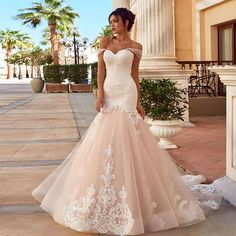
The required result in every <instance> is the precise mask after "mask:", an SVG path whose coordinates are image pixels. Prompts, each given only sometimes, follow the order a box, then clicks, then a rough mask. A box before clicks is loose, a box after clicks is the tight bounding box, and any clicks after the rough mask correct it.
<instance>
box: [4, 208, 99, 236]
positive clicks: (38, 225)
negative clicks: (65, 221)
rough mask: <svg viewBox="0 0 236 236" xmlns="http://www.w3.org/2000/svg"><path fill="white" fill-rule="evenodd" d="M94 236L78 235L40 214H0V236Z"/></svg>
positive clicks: (93, 235) (87, 235)
mask: <svg viewBox="0 0 236 236" xmlns="http://www.w3.org/2000/svg"><path fill="white" fill-rule="evenodd" d="M42 235H43V236H96V235H97V234H91V233H80V232H77V231H74V230H72V229H70V228H66V227H64V226H62V225H60V224H57V223H55V222H54V220H53V219H52V217H51V216H49V215H48V214H46V213H41V214H5V215H1V214H0V236H42Z"/></svg>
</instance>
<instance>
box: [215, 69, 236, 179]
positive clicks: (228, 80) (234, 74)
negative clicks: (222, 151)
mask: <svg viewBox="0 0 236 236" xmlns="http://www.w3.org/2000/svg"><path fill="white" fill-rule="evenodd" d="M212 70H213V71H214V72H216V73H217V74H218V75H219V76H220V80H221V81H222V82H223V83H224V84H225V85H226V175H227V176H228V177H230V178H231V179H233V180H234V181H236V66H224V67H223V66H219V67H216V66H214V67H212Z"/></svg>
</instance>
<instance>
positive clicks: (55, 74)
mask: <svg viewBox="0 0 236 236" xmlns="http://www.w3.org/2000/svg"><path fill="white" fill-rule="evenodd" d="M43 74H44V80H45V82H46V83H61V82H63V81H64V79H65V73H64V68H63V67H62V66H61V65H45V66H44V67H43Z"/></svg>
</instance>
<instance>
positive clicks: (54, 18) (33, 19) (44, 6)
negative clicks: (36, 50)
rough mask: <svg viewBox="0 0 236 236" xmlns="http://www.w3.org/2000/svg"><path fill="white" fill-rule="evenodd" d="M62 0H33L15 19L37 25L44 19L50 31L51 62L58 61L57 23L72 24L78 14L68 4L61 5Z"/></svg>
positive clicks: (55, 62)
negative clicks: (39, 1)
mask: <svg viewBox="0 0 236 236" xmlns="http://www.w3.org/2000/svg"><path fill="white" fill-rule="evenodd" d="M63 3H64V0H44V3H38V2H33V3H32V7H30V8H25V9H20V10H19V12H21V13H19V14H18V15H17V16H16V19H20V20H22V21H23V24H25V25H27V24H29V25H31V26H33V27H37V26H38V25H39V24H40V23H41V22H42V20H46V21H47V23H48V28H49V31H50V42H51V55H52V58H53V63H54V64H58V63H59V56H58V40H57V33H58V32H57V30H58V25H60V24H61V25H65V26H66V25H73V23H74V20H75V19H76V17H79V14H77V13H76V12H74V10H73V8H71V7H70V6H63Z"/></svg>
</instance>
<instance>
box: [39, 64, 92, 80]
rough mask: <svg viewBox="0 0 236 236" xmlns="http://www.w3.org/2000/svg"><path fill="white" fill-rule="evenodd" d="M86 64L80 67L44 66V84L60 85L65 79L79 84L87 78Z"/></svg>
mask: <svg viewBox="0 0 236 236" xmlns="http://www.w3.org/2000/svg"><path fill="white" fill-rule="evenodd" d="M88 67H89V65H88V64H80V65H45V66H44V67H43V73H44V80H45V82H46V83H61V82H64V81H65V79H68V80H69V81H70V82H74V83H75V84H81V83H83V81H84V80H86V79H87V78H88Z"/></svg>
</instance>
